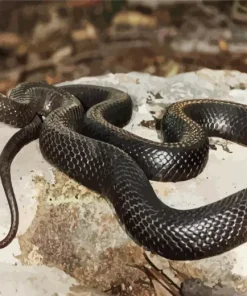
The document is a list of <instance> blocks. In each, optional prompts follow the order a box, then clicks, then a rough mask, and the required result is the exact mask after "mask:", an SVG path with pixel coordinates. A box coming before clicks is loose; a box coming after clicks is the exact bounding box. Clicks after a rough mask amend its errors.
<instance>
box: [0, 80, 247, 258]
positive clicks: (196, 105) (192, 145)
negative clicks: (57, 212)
mask: <svg viewBox="0 0 247 296" xmlns="http://www.w3.org/2000/svg"><path fill="white" fill-rule="evenodd" d="M82 105H83V106H82ZM83 107H84V108H83ZM85 111H87V112H85ZM131 115H132V101H131V98H130V97H129V96H128V95H127V94H126V93H124V92H122V91H119V90H117V89H113V88H107V87H100V86H90V85H69V86H62V87H55V86H50V85H48V84H46V83H43V82H27V83H23V84H20V85H19V86H17V87H16V88H14V89H13V90H12V91H11V93H10V95H9V97H5V96H3V95H2V96H1V98H0V121H1V122H4V123H6V124H10V125H12V126H15V127H19V128H21V129H20V130H19V131H18V132H17V133H16V134H15V135H14V136H13V137H12V138H11V139H10V140H9V142H8V143H7V145H6V146H5V147H4V149H3V151H2V153H1V156H0V176H1V179H2V183H3V187H4V190H5V193H6V196H7V199H8V202H9V206H10V211H11V227H10V230H9V233H8V234H7V236H6V237H5V238H4V239H3V240H2V241H1V242H0V248H4V247H6V246H7V245H8V244H9V243H10V242H11V241H12V240H13V238H14V237H15V235H16V232H17V228H18V221H19V220H18V208H17V203H16V200H15V196H14V191H13V188H12V184H11V180H10V165H11V162H12V160H13V159H14V157H15V155H16V154H17V153H18V151H19V150H20V149H21V148H22V147H23V146H24V145H26V144H27V143H29V142H30V141H32V140H34V139H37V138H39V143H40V150H41V153H42V155H43V156H44V157H45V159H46V160H47V161H48V162H50V163H51V164H52V165H54V166H56V167H57V168H58V169H60V170H61V171H63V172H64V173H66V174H67V175H68V176H70V177H71V178H73V179H75V180H76V181H78V182H79V183H81V184H83V185H85V186H86V187H88V188H90V189H92V190H94V191H96V192H98V193H100V194H102V195H104V196H106V197H107V198H108V199H109V200H110V202H111V203H112V205H113V206H114V208H115V211H116V214H117V216H118V218H119V220H120V222H121V224H123V226H124V227H125V229H126V231H127V233H128V234H129V235H130V236H131V237H132V238H133V240H135V241H136V242H138V243H139V244H141V245H142V246H143V247H145V248H146V249H148V250H150V251H152V252H154V253H156V254H159V255H161V256H163V257H166V258H169V259H173V260H197V259H202V258H206V257H211V256H215V255H217V254H221V253H223V252H226V251H228V250H230V249H232V248H235V247H236V246H238V245H240V244H242V243H244V242H246V241H247V191H246V189H244V190H241V191H239V192H236V193H234V194H232V195H230V196H228V197H226V198H224V199H222V200H220V201H217V202H215V203H212V204H209V205H206V206H203V207H200V208H196V209H190V210H178V209H174V208H171V207H168V206H167V205H165V204H164V203H162V202H161V201H160V199H159V198H158V197H157V196H156V194H155V192H154V190H153V188H152V186H151V185H150V182H149V180H157V181H182V180H187V179H190V178H193V177H196V176H197V175H198V174H199V173H200V172H201V171H202V170H203V168H204V167H205V165H206V162H207V159H208V151H209V141H208V137H210V136H214V137H222V138H224V139H228V140H231V141H234V142H237V143H240V144H243V145H246V144H247V129H246V127H247V106H245V105H242V104H238V103H233V102H226V101H221V100H220V101H219V100H210V99H205V100H188V101H181V102H178V103H175V104H172V105H171V106H170V107H169V108H168V110H167V111H166V113H165V116H164V118H163V119H162V124H161V127H162V128H161V130H162V131H163V137H164V143H155V142H152V141H149V140H146V139H143V138H140V137H138V136H135V135H133V134H131V133H129V132H127V131H125V130H123V129H121V128H120V127H123V126H124V125H126V124H127V123H128V121H129V120H130V118H131Z"/></svg>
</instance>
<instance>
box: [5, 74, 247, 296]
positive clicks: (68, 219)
mask: <svg viewBox="0 0 247 296" xmlns="http://www.w3.org/2000/svg"><path fill="white" fill-rule="evenodd" d="M70 83H87V84H95V85H102V86H112V87H115V88H119V89H121V90H124V91H127V92H128V93H129V94H130V95H131V97H132V99H133V101H134V113H133V119H132V120H131V122H130V123H129V124H128V126H127V127H126V129H127V130H129V131H131V132H133V133H135V134H138V135H141V136H143V137H146V138H149V139H152V140H155V141H160V138H159V136H158V133H157V132H156V131H155V129H154V128H153V120H154V117H155V118H159V117H160V116H161V115H162V112H163V111H164V108H165V107H166V106H167V105H168V104H170V103H172V102H175V101H178V100H181V99H191V98H220V99H225V100H235V101H236V102H242V103H246V104H247V99H246V98H247V90H246V87H247V74H243V73H239V72H233V71H232V72H230V71H211V70H206V69H205V70H201V71H198V72H194V73H192V72H191V73H185V74H181V75H178V76H175V77H172V78H169V79H165V78H162V77H154V76H150V75H147V74H140V73H134V72H133V73H129V74H116V75H113V74H108V75H105V76H101V77H90V78H89V77H86V78H82V79H79V80H77V81H73V82H70ZM149 123H150V124H149ZM15 132H16V129H14V128H11V127H8V126H6V125H4V124H1V125H0V138H1V140H0V149H2V148H3V147H4V145H5V143H6V142H7V140H8V139H9V138H10V137H11V135H13V134H14V133H15ZM211 142H212V144H214V147H215V149H211V150H210V156H209V161H208V165H207V167H206V168H205V170H204V171H203V172H202V174H200V175H199V176H198V177H197V178H195V179H193V180H189V181H186V182H179V183H158V182H152V185H153V186H154V188H155V190H156V192H157V194H158V196H159V197H160V198H161V199H162V201H164V202H165V203H166V204H168V205H170V206H173V207H177V208H181V209H182V208H183V209H185V208H194V207H197V206H201V205H205V204H208V203H211V202H213V201H215V200H219V199H221V198H223V197H225V196H226V195H229V194H231V193H233V192H235V191H237V190H240V189H243V188H245V187H246V186H247V184H246V177H245V172H246V168H247V150H246V148H245V147H241V146H239V145H236V144H234V143H231V142H227V141H223V140H219V139H212V140H211ZM12 181H13V186H14V190H15V193H16V197H17V201H18V204H19V211H20V227H19V231H18V236H17V238H16V239H15V240H14V241H13V242H12V243H11V244H10V245H9V246H8V247H7V248H5V249H3V250H0V271H1V277H0V293H1V295H13V293H14V292H13V291H14V290H16V291H17V292H16V295H34V296H36V295H59V296H60V295H70V296H72V295H84V294H83V293H84V292H85V288H88V289H94V288H98V289H100V290H101V291H102V290H107V289H109V288H110V287H111V286H112V285H115V284H116V283H118V282H120V283H121V284H122V283H124V284H125V287H128V288H129V290H130V291H133V294H134V295H151V293H153V290H152V288H151V287H150V288H149V287H148V286H147V285H141V284H137V283H138V281H139V280H140V279H142V278H144V274H143V273H142V272H141V271H138V270H137V269H136V268H133V267H131V266H129V265H133V264H138V265H142V264H146V260H145V258H144V256H143V253H142V248H140V247H139V246H137V245H136V244H135V243H134V242H133V241H132V240H130V239H129V237H128V236H127V235H126V233H125V232H124V230H123V229H122V228H121V227H120V226H119V224H118V222H117V220H116V219H115V217H114V211H113V210H112V209H111V207H110V205H109V203H107V201H106V200H105V199H104V198H103V197H100V196H98V195H96V194H95V193H93V192H91V191H89V190H88V189H87V188H85V187H84V186H82V185H79V184H77V183H75V182H74V181H72V180H70V179H69V178H67V177H66V176H65V175H64V174H62V173H60V172H58V171H55V170H53V169H52V167H51V166H50V165H49V164H48V163H47V162H45V161H44V159H43V158H42V156H41V154H40V151H39V146H38V141H36V142H33V143H31V144H29V145H28V146H26V147H25V148H24V149H23V150H22V151H21V152H20V153H19V154H18V155H17V157H16V159H15V160H14V162H13V165H12ZM0 194H1V196H2V198H1V199H0V236H1V238H2V237H4V235H5V234H6V233H7V231H8V228H9V223H10V217H9V209H8V206H7V202H6V199H5V198H4V193H3V190H2V188H1V190H0ZM246 250H247V245H246V244H244V245H242V246H240V247H238V248H236V249H234V250H232V251H230V252H228V253H225V254H223V255H221V256H217V257H214V258H209V259H205V260H201V261H198V262H182V263H181V262H173V261H169V260H166V259H164V258H161V257H158V256H153V255H152V256H151V255H150V254H148V255H149V257H150V259H151V260H152V262H153V263H154V264H155V265H156V266H158V268H160V269H162V270H163V271H164V272H165V273H166V274H169V276H171V277H173V280H174V281H175V282H176V283H177V284H180V281H183V280H185V279H187V278H189V277H195V278H200V279H201V280H202V281H205V282H206V283H207V284H208V285H209V286H211V287H212V286H214V285H215V284H217V283H219V282H220V283H221V284H222V285H227V286H229V287H234V288H236V289H238V290H239V291H241V292H245V293H246V291H247V258H246ZM174 275H175V276H174ZM78 284H80V286H78ZM78 291H79V292H78ZM82 291H84V292H82ZM92 291H94V290H92ZM89 292H90V293H91V290H89ZM80 293H81V294H80ZM93 293H94V294H93ZM97 293H98V292H97V291H96V292H95V291H94V292H92V294H89V293H88V294H85V295H100V294H97ZM130 295H131V294H130ZM168 295H169V294H168Z"/></svg>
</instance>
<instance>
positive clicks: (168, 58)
mask: <svg viewBox="0 0 247 296" xmlns="http://www.w3.org/2000/svg"><path fill="white" fill-rule="evenodd" d="M242 2H243V3H242V4H241V2H240V1H236V0H235V1H219V2H217V1H215V2H203V1H201V2H197V3H193V2H189V3H186V2H183V3H178V4H174V5H167V6H161V7H159V8H157V9H155V10H152V9H150V8H148V7H141V6H133V5H132V6H131V7H130V5H128V3H127V2H126V1H121V0H119V1H115V0H113V1H102V0H82V1H81V0H79V1H78V0H77V1H76V0H67V1H60V2H52V1H35V2H24V1H15V2H14V1H10V2H7V1H0V12H1V13H2V14H1V15H2V16H4V17H2V18H1V20H0V92H2V93H6V92H7V91H8V90H9V89H10V88H12V87H13V86H15V85H16V84H18V83H20V82H22V81H27V80H46V81H47V82H49V83H58V82H61V81H64V80H72V79H76V78H79V77H82V76H95V75H102V74H105V73H109V72H112V73H116V72H122V73H126V72H129V71H141V72H144V73H150V74H154V75H159V76H163V77H169V76H173V75H176V74H178V73H181V72H185V71H193V70H197V69H200V68H203V67H208V68H211V69H235V70H240V71H242V72H246V70H247V51H246V48H247V47H246V42H247V34H246V32H247V31H246V26H247V5H246V2H244V1H242ZM244 5H245V6H244Z"/></svg>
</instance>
